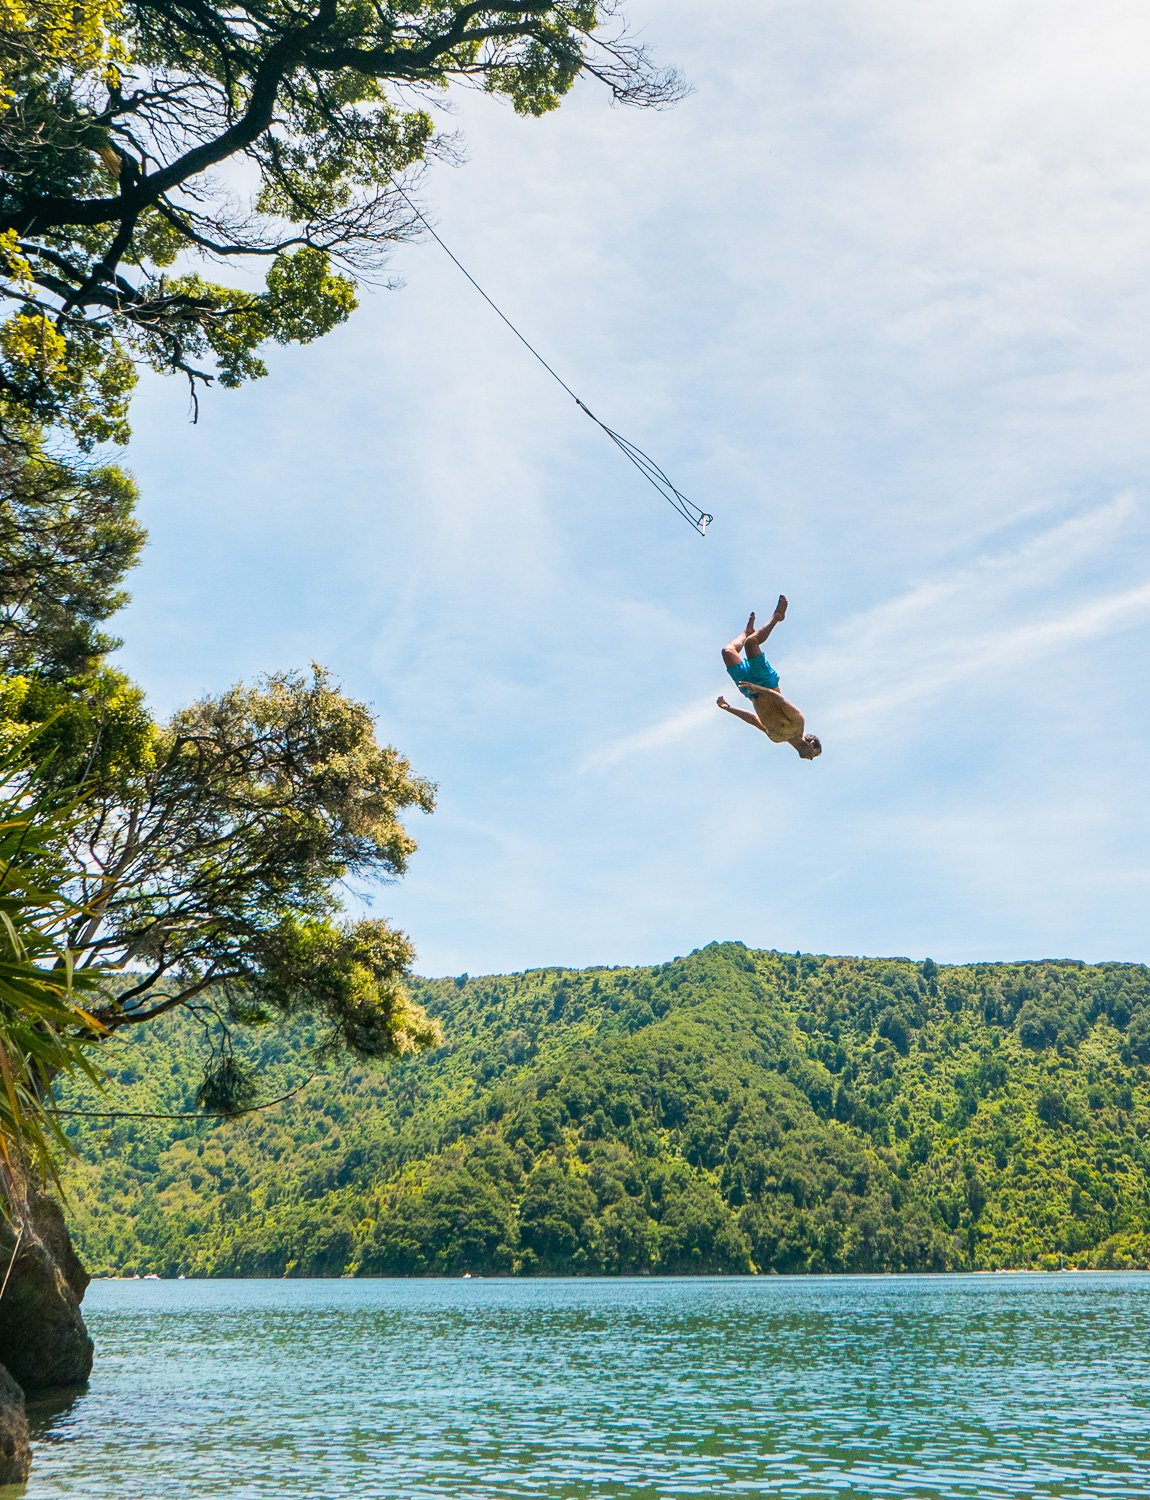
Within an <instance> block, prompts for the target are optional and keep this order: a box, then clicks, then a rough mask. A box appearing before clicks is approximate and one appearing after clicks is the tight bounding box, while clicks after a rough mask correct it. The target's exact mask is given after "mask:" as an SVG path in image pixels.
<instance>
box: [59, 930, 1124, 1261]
mask: <svg viewBox="0 0 1150 1500" xmlns="http://www.w3.org/2000/svg"><path fill="white" fill-rule="evenodd" d="M414 993H415V998H416V999H417V1000H419V1001H421V1002H422V1003H423V1004H425V1005H426V1007H427V1008H428V1010H429V1011H430V1012H431V1013H432V1014H433V1015H435V1016H436V1017H437V1018H438V1019H439V1020H440V1021H441V1022H442V1023H443V1026H444V1032H445V1035H446V1036H447V1038H448V1044H447V1045H446V1046H444V1047H442V1048H440V1050H439V1051H438V1052H436V1053H435V1054H433V1056H432V1057H431V1058H429V1059H425V1060H423V1061H421V1062H420V1063H419V1064H418V1065H415V1064H405V1063H401V1064H399V1065H398V1066H397V1067H396V1068H394V1069H392V1070H389V1072H388V1073H387V1074H385V1075H381V1074H373V1073H369V1072H366V1071H359V1070H353V1071H352V1072H351V1073H349V1074H348V1075H347V1076H346V1077H345V1078H344V1079H342V1080H341V1081H338V1082H337V1081H335V1080H333V1079H328V1080H326V1081H325V1082H324V1084H323V1085H322V1087H321V1086H320V1085H319V1084H318V1083H317V1084H313V1085H312V1087H311V1088H310V1089H305V1090H304V1091H303V1092H302V1093H301V1094H300V1095H299V1096H297V1097H295V1098H293V1099H291V1100H289V1101H288V1102H286V1103H284V1104H282V1105H280V1106H278V1107H277V1108H276V1109H274V1110H270V1111H268V1112H267V1113H266V1114H257V1115H252V1116H248V1117H246V1118H245V1119H243V1120H241V1121H239V1122H237V1123H235V1124H233V1125H230V1126H229V1127H228V1133H227V1136H226V1138H225V1137H224V1136H223V1135H222V1134H221V1131H220V1130H219V1129H218V1128H216V1127H213V1126H207V1125H204V1124H202V1123H196V1122H193V1121H189V1122H180V1123H175V1124H166V1123H163V1122H159V1121H148V1122H133V1121H130V1120H123V1121H116V1122H113V1123H112V1124H111V1125H110V1126H104V1125H102V1124H99V1123H97V1122H91V1123H84V1122H80V1123H78V1124H77V1126H76V1130H77V1135H78V1137H79V1138H81V1139H82V1141H83V1157H84V1161H82V1162H80V1163H77V1164H76V1165H75V1166H74V1167H73V1168H71V1178H70V1181H71V1186H72V1191H73V1201H74V1204H75V1221H76V1225H77V1228H78V1230H79V1233H80V1237H81V1240H82V1242H83V1246H84V1251H85V1254H86V1255H87V1256H88V1258H89V1260H90V1261H91V1263H92V1264H93V1266H95V1267H97V1268H101V1269H104V1270H110V1271H121V1272H129V1273H130V1272H132V1271H145V1270H151V1269H155V1270H159V1271H164V1272H168V1273H175V1272H176V1271H184V1272H187V1273H188V1274H207V1275H224V1274H240V1275H277V1276H278V1275H284V1274H299V1275H304V1274H306V1275H314V1274H322V1275H340V1274H345V1273H348V1272H350V1273H360V1274H373V1275H380V1274H386V1275H458V1274H460V1273H462V1272H463V1271H471V1272H474V1273H520V1274H559V1273H562V1274H589V1273H607V1274H616V1273H622V1274H644V1273H648V1272H665V1273H687V1274H694V1273H707V1272H710V1273H741V1272H747V1271H752V1270H757V1271H760V1272H768V1271H779V1272H800V1271H883V1270H886V1271H895V1270H942V1269H958V1268H969V1269H991V1268H995V1267H1037V1266H1044V1265H1045V1266H1056V1265H1058V1264H1059V1262H1060V1259H1065V1260H1066V1261H1067V1262H1069V1263H1077V1264H1080V1265H1093V1266H1129V1265H1141V1266H1150V1150H1148V1149H1147V1146H1146V1141H1147V1140H1148V1139H1150V1066H1148V1065H1147V1063H1146V1062H1145V1061H1144V1060H1142V1059H1140V1058H1139V1057H1138V1056H1137V1055H1135V1054H1136V1051H1137V1049H1138V1048H1139V1047H1140V1045H1141V1041H1142V1040H1143V1039H1144V1033H1146V1019H1145V1018H1147V1017H1150V972H1148V971H1147V970H1146V969H1145V968H1143V967H1140V966H1137V965H1120V964H1111V965H1098V966H1094V967H1087V966H1084V965H1080V964H1072V963H1035V964H996V965H977V966H970V967H959V968H948V967H943V966H940V965H931V966H930V968H929V969H928V968H927V967H926V966H920V965H915V964H911V963H909V962H906V961H903V960H869V959H868V960H863V959H851V958H813V957H809V956H806V957H799V956H794V957H790V956H787V955H782V954H777V953H753V952H750V951H748V950H747V949H745V948H743V947H742V946H741V945H739V944H722V945H715V946H713V947H711V948H707V949H704V950H702V951H701V952H698V953H695V954H692V955H691V956H690V957H689V958H686V959H681V960H676V961H675V962H674V963H670V964H665V965H662V966H660V967H658V968H655V969H617V970H588V971H585V972H581V973H571V972H564V971H559V970H547V971H537V972H534V973H528V974H517V975H507V976H502V977H495V978H477V979H471V978H467V977H466V976H461V977H460V979H458V980H457V979H445V980H437V981H424V982H420V983H418V984H416V985H415V990H414ZM1031 1002H1036V1003H1037V1008H1038V1009H1040V1010H1045V1009H1046V1008H1047V1007H1048V1006H1049V1007H1053V1008H1054V1009H1056V1010H1057V1011H1058V1013H1059V1014H1060V1015H1061V1016H1062V1017H1063V1018H1064V1020H1063V1023H1062V1024H1061V1025H1060V1028H1059V1031H1058V1034H1057V1036H1056V1037H1055V1038H1053V1039H1051V1040H1048V1041H1047V1042H1046V1043H1045V1044H1043V1045H1041V1046H1038V1047H1036V1046H1034V1045H1033V1041H1034V1037H1033V1036H1032V1034H1031V1030H1030V1026H1029V1024H1028V1022H1029V1020H1030V1018H1031V1016H1032V1015H1033V1014H1034V1008H1035V1007H1034V1006H1033V1005H1031V1008H1030V1009H1027V1007H1028V1005H1030V1004H1031ZM896 1019H897V1023H898V1024H897V1025H896V1024H895V1020H896ZM1024 1033H1025V1035H1024ZM1146 1034H1150V1033H1146ZM316 1040H317V1034H316V1032H315V1030H314V1028H312V1027H311V1026H310V1025H304V1026H303V1027H302V1028H300V1029H297V1030H296V1031H295V1032H292V1033H290V1034H289V1035H288V1036H287V1037H285V1039H284V1040H279V1041H276V1040H272V1039H271V1038H268V1039H266V1040H264V1041H262V1042H260V1043H259V1044H258V1047H257V1050H256V1051H255V1052H253V1053H252V1054H251V1058H250V1060H251V1063H252V1065H253V1066H254V1067H255V1068H257V1069H258V1071H260V1072H261V1073H263V1074H264V1076H265V1077H267V1078H273V1077H274V1078H276V1079H278V1080H280V1081H281V1082H282V1084H283V1086H284V1088H285V1089H286V1088H288V1087H290V1086H291V1085H293V1084H294V1083H298V1082H300V1081H301V1080H302V1078H303V1077H305V1076H306V1072H307V1070H308V1069H309V1068H310V1066H311V1064H310V1063H308V1062H306V1057H307V1056H308V1054H309V1052H310V1049H311V1047H312V1046H313V1044H314V1042H315V1041H316ZM108 1059H109V1065H110V1067H111V1068H112V1071H113V1075H114V1078H115V1080H116V1087H115V1097H116V1098H117V1100H118V1101H119V1103H120V1104H121V1106H122V1107H124V1108H136V1109H154V1110H163V1109H179V1108H186V1107H194V1090H195V1086H196V1081H197V1080H198V1078H199V1076H200V1069H201V1063H200V1056H199V1039H198V1037H197V1028H196V1027H195V1026H194V1024H192V1023H191V1022H190V1021H186V1020H178V1021H174V1022H168V1021H166V1022H164V1023H163V1024H162V1027H161V1029H160V1030H159V1032H158V1033H156V1032H153V1033H151V1034H150V1035H149V1037H148V1038H147V1040H146V1041H144V1040H141V1041H139V1042H136V1041H134V1040H133V1041H132V1042H131V1043H129V1042H127V1041H126V1040H119V1041H116V1042H114V1043H113V1044H112V1046H111V1047H110V1048H109V1051H108Z"/></svg>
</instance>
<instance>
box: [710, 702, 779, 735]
mask: <svg viewBox="0 0 1150 1500" xmlns="http://www.w3.org/2000/svg"><path fill="white" fill-rule="evenodd" d="M715 702H716V704H717V705H718V707H719V708H721V709H722V710H723V712H724V713H725V714H733V715H734V716H735V718H736V719H742V721H743V723H744V724H749V725H750V726H751V728H752V729H758V730H759V731H760V732H761V733H763V734H766V732H767V731H766V730H765V729H764V728H763V726H762V725H761V724H760V723H759V721H758V719H756V718H755V716H754V714H749V713H747V712H746V711H745V710H744V709H741V708H732V707H731V705H730V704H729V703H728V702H727V700H726V699H725V698H716V699H715Z"/></svg>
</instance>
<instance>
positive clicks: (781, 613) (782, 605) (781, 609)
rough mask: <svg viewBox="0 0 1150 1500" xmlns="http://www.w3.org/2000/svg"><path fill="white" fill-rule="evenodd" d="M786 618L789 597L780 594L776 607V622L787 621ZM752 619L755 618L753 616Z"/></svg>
mask: <svg viewBox="0 0 1150 1500" xmlns="http://www.w3.org/2000/svg"><path fill="white" fill-rule="evenodd" d="M786 617H787V596H786V594H780V595H779V602H778V603H777V604H776V605H775V619H776V620H785V619H786ZM751 618H752V619H754V616H753V615H752V616H751Z"/></svg>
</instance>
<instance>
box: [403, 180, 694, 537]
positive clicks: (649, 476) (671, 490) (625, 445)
mask: <svg viewBox="0 0 1150 1500" xmlns="http://www.w3.org/2000/svg"><path fill="white" fill-rule="evenodd" d="M391 185H392V187H394V188H395V191H396V192H397V193H398V194H399V196H400V197H401V198H402V199H403V201H404V202H405V203H406V204H407V206H408V208H410V209H411V211H412V213H413V214H414V215H415V217H416V218H417V219H418V220H419V222H420V223H421V224H422V225H423V227H424V228H425V229H426V230H427V232H428V234H429V235H430V236H431V238H432V239H433V240H434V241H435V243H436V244H437V245H438V246H439V248H440V249H441V250H442V251H443V253H444V255H446V256H447V258H448V260H450V261H451V262H452V264H453V265H455V266H457V267H458V269H459V270H460V271H462V272H463V274H464V276H466V277H467V279H468V281H470V283H471V285H472V286H473V287H474V288H475V290H476V291H477V292H478V293H479V295H480V296H481V297H482V298H483V300H484V302H486V303H487V305H488V307H490V309H491V310H492V312H493V313H495V315H496V317H498V318H501V319H502V321H503V322H504V323H506V325H507V327H508V328H510V330H511V332H512V333H513V334H514V335H515V337H516V338H517V339H518V340H519V342H520V343H521V344H522V345H523V347H524V348H525V349H526V350H527V352H528V353H529V354H531V355H533V356H534V358H535V359H537V360H538V361H539V363H540V364H541V365H542V366H543V368H544V369H545V370H546V371H547V373H548V375H550V376H551V379H552V380H554V381H555V383H556V384H557V385H559V386H562V388H563V389H564V390H565V391H566V392H567V394H568V395H569V396H570V397H571V399H572V401H574V403H575V405H576V406H577V407H578V408H579V410H580V411H581V412H584V413H585V414H586V415H587V416H589V417H590V418H591V420H592V422H594V423H595V425H596V427H601V428H602V429H603V431H604V432H605V433H606V434H607V436H608V437H609V438H610V439H611V441H612V442H613V443H614V444H615V446H616V447H617V448H618V449H619V450H620V452H621V453H623V454H624V455H625V456H626V457H627V458H628V459H629V460H630V462H631V463H633V464H634V465H635V467H636V468H637V469H638V471H639V473H640V474H642V476H643V478H644V479H645V480H646V481H647V483H648V484H650V485H652V486H653V487H654V488H655V489H656V490H658V492H659V494H660V495H662V497H663V499H664V500H666V502H667V504H668V505H670V506H671V507H672V509H674V510H676V511H678V513H679V514H680V515H681V516H682V517H683V519H684V520H685V521H689V522H690V524H691V525H692V526H693V527H694V528H695V530H696V531H697V532H698V533H699V535H700V536H706V534H707V527H708V526H709V525H710V524H711V522H712V521H713V520H714V519H715V518H714V516H712V515H710V514H708V512H707V511H705V510H701V509H700V508H699V506H697V505H696V504H695V502H694V501H693V500H688V499H687V497H686V495H684V494H683V492H682V491H681V490H679V489H676V487H675V486H674V485H673V484H672V483H671V481H670V479H669V478H668V477H667V475H666V474H665V473H664V472H663V470H662V469H661V468H660V467H659V465H658V464H657V463H656V462H655V460H654V459H653V458H651V457H650V456H649V455H648V454H646V453H644V452H643V450H642V448H639V447H636V445H635V444H634V443H632V442H630V441H629V440H628V439H627V438H625V437H622V436H621V435H620V434H619V433H617V432H616V431H614V429H613V428H611V427H608V426H607V424H606V422H603V421H600V419H599V418H598V417H597V416H596V415H595V413H594V412H593V411H592V410H591V408H590V407H589V406H588V405H587V403H586V402H585V401H582V400H580V398H579V397H578V396H577V395H576V394H575V392H574V391H573V390H572V389H571V387H570V386H569V385H568V384H567V382H566V381H565V380H564V379H563V377H562V376H561V375H560V374H559V373H558V372H557V371H556V370H554V369H553V368H552V367H551V365H549V364H548V363H547V361H546V360H545V359H544V358H543V356H542V354H540V352H539V350H538V349H536V347H535V345H534V344H532V343H531V342H530V341H529V340H528V339H527V337H526V336H525V335H524V334H522V333H520V331H519V329H518V328H516V326H515V324H514V323H513V322H512V321H511V319H510V318H509V317H508V316H507V314H506V313H505V312H504V311H503V309H502V308H501V307H500V306H499V304H498V303H497V302H495V301H494V300H493V299H492V298H491V297H489V296H488V294H487V293H486V292H485V291H484V290H483V288H482V287H481V286H480V284H479V283H478V281H476V279H475V277H474V276H472V274H471V272H470V271H469V270H468V269H467V267H466V266H465V265H464V264H463V262H462V261H461V260H460V259H459V257H458V256H457V255H456V254H455V253H454V252H453V251H452V250H451V249H450V247H449V246H448V245H447V244H445V243H444V241H443V240H442V239H441V238H440V236H439V235H438V234H437V233H436V232H435V230H434V229H433V228H432V226H431V224H430V222H429V221H428V219H427V218H426V217H425V215H423V214H422V213H420V211H419V209H418V208H416V206H415V204H414V202H413V201H412V199H411V198H410V197H409V196H408V194H407V193H406V192H405V191H404V190H403V188H401V187H400V185H399V183H398V182H396V180H395V178H394V177H393V178H392V179H391Z"/></svg>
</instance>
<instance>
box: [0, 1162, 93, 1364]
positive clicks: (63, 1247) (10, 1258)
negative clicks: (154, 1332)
mask: <svg viewBox="0 0 1150 1500" xmlns="http://www.w3.org/2000/svg"><path fill="white" fill-rule="evenodd" d="M21 1226H23V1227H22V1228H21ZM5 1272H7V1273H8V1280H7V1284H6V1285H5V1286H4V1289H3V1293H2V1294H0V1363H2V1364H4V1365H6V1366H7V1367H8V1370H9V1371H10V1372H11V1374H12V1375H13V1376H14V1377H15V1379H16V1380H17V1381H18V1382H19V1383H20V1385H21V1386H23V1388H24V1390H25V1391H28V1392H35V1391H42V1390H48V1389H52V1388H54V1387H60V1386H74V1385H83V1384H84V1382H85V1381H86V1380H87V1379H88V1376H89V1375H90V1374H91V1372H92V1340H91V1339H90V1338H89V1337H88V1330H87V1329H86V1328H85V1327H84V1319H83V1318H82V1317H81V1315H80V1300H81V1298H82V1297H83V1295H84V1291H85V1289H86V1287H87V1285H88V1273H87V1272H86V1271H85V1270H84V1268H83V1266H82V1265H81V1264H80V1262H79V1260H78V1259H77V1258H76V1252H75V1251H74V1250H73V1248H72V1241H71V1239H70V1238H69V1236H68V1230H67V1227H66V1226H65V1224H64V1215H63V1214H62V1213H61V1211H60V1207H59V1205H58V1204H57V1203H54V1202H53V1201H52V1199H51V1198H47V1197H45V1196H44V1194H43V1193H37V1192H36V1191H35V1190H32V1189H29V1190H26V1191H24V1192H22V1193H21V1194H20V1197H19V1200H18V1201H16V1202H12V1200H11V1199H9V1211H8V1214H7V1215H6V1216H5V1217H4V1218H0V1284H2V1283H3V1280H4V1275H5Z"/></svg>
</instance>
